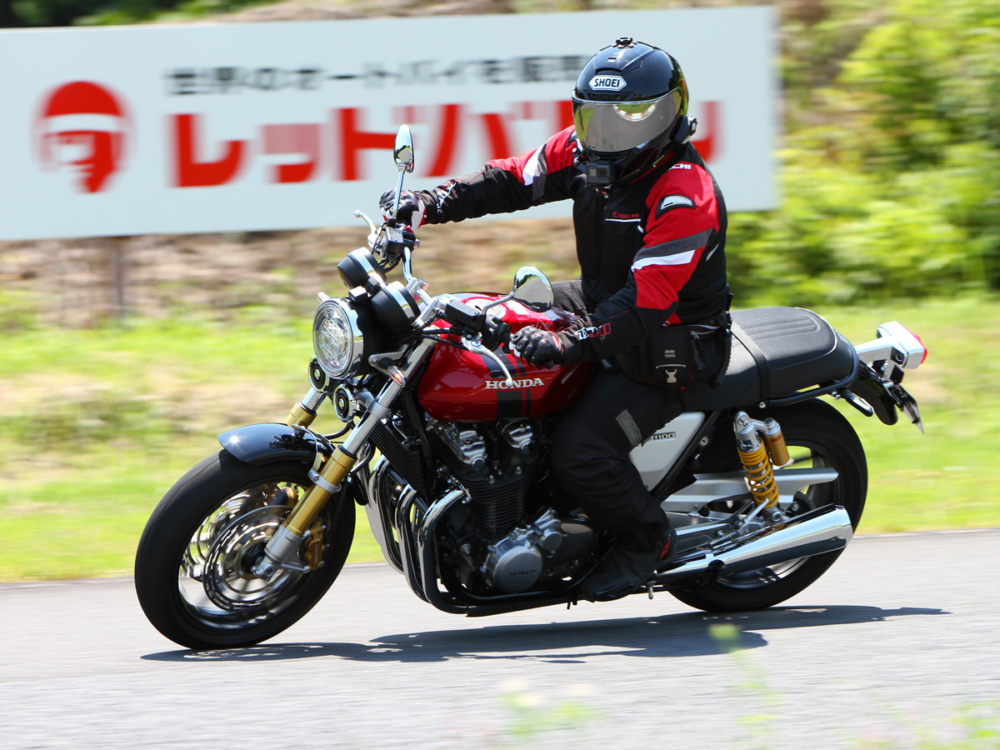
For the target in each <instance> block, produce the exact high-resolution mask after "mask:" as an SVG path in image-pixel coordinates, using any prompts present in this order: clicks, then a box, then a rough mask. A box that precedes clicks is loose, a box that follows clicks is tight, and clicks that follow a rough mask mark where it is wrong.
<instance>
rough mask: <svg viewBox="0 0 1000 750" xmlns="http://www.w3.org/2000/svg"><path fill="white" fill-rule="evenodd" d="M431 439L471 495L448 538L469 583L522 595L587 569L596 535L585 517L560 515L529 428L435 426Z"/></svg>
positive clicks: (461, 577)
mask: <svg viewBox="0 0 1000 750" xmlns="http://www.w3.org/2000/svg"><path fill="white" fill-rule="evenodd" d="M428 434H429V435H430V436H432V438H433V440H434V442H435V443H437V444H438V445H439V446H440V447H441V448H442V449H443V450H435V451H434V452H435V454H436V455H437V456H438V457H439V458H440V459H441V460H442V462H443V463H444V464H445V466H447V469H448V471H449V472H450V473H451V475H452V476H453V477H454V478H455V479H457V480H458V481H459V482H461V484H462V485H463V486H464V487H465V488H466V490H467V491H468V493H469V501H468V502H467V503H463V504H462V505H460V506H457V507H456V508H455V509H453V510H452V511H451V512H450V513H449V514H448V517H447V519H446V523H445V525H444V530H445V533H444V534H443V535H442V536H444V537H446V539H442V541H444V542H445V548H446V550H447V552H448V555H449V557H450V558H451V562H452V563H453V564H454V568H455V570H456V571H457V577H458V581H459V582H460V583H461V584H462V585H464V586H466V587H467V588H469V589H470V590H473V591H478V592H488V591H490V590H497V589H499V590H500V591H503V592H505V593H518V592H522V591H527V590H528V589H530V588H531V587H533V586H535V585H536V584H538V583H551V582H555V581H557V580H559V579H562V578H565V577H568V576H571V575H573V573H575V572H576V571H577V570H578V569H579V568H580V566H581V565H582V564H583V563H584V562H585V558H586V556H587V554H588V553H589V552H590V551H591V550H592V549H593V547H594V545H595V543H596V534H595V532H594V531H593V529H592V528H591V527H590V525H589V523H588V522H587V521H586V520H585V519H579V518H570V517H561V516H560V515H558V514H557V513H556V512H555V510H553V508H552V505H553V503H554V501H555V498H556V497H557V495H558V488H556V487H555V486H554V485H555V483H554V481H553V480H552V479H551V477H549V476H548V473H547V472H546V471H545V470H544V460H543V459H544V456H545V454H546V451H544V450H543V447H542V445H541V442H542V441H541V440H539V438H538V437H537V436H536V434H535V429H534V427H533V426H532V425H531V424H530V423H528V422H520V421H519V422H504V423H500V424H486V423H449V422H433V423H431V424H429V425H428Z"/></svg>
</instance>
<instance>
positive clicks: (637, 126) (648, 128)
mask: <svg viewBox="0 0 1000 750" xmlns="http://www.w3.org/2000/svg"><path fill="white" fill-rule="evenodd" d="M681 104H682V94H681V91H680V89H674V90H673V91H669V92H667V93H666V94H664V95H663V96H661V97H659V98H658V99H649V100H647V101H641V102H593V101H585V100H583V99H578V98H576V97H575V96H574V97H573V123H574V125H575V126H576V135H577V138H579V139H580V143H581V144H582V145H583V147H584V148H585V149H587V150H588V151H595V152H598V153H605V154H610V153H617V152H621V151H629V150H631V149H633V148H638V147H639V146H644V145H645V144H647V143H649V142H650V141H652V140H653V139H654V138H656V137H657V136H660V135H662V134H663V133H664V131H666V130H667V129H669V128H671V127H672V126H673V124H674V122H675V120H676V119H677V115H678V113H679V112H680V109H681Z"/></svg>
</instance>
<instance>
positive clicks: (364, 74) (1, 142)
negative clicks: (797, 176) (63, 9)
mask: <svg viewBox="0 0 1000 750" xmlns="http://www.w3.org/2000/svg"><path fill="white" fill-rule="evenodd" d="M774 23H775V17H774V9H773V8H769V7H749V8H725V9H698V10H669V11H628V12H626V11H615V12H590V13H583V12H578V13H565V14H537V15H502V16H461V17H444V18H441V17H437V18H407V19H378V20H357V21H355V20H350V21H329V22H303V23H277V24H229V25H195V26H143V27H118V28H100V29H46V30H27V31H21V30H18V31H2V32H0V94H2V100H0V113H2V114H0V154H2V159H0V164H2V168H0V239H34V238H58V237H85V236H113V235H136V234H152V233H187V232H221V231H249V230H274V229H300V228H307V227H318V226H330V225H337V224H346V223H352V222H353V221H355V219H353V217H352V215H351V214H352V211H353V209H354V208H362V209H363V210H366V211H367V212H368V213H374V211H375V207H376V205H377V201H378V197H379V195H381V193H382V191H383V190H385V189H386V188H388V187H392V186H393V185H394V184H395V172H394V167H393V164H392V161H391V157H390V155H389V154H390V151H391V147H392V143H393V137H394V133H395V130H396V128H397V127H398V125H399V124H401V123H403V122H407V123H409V124H410V125H411V128H412V130H413V133H414V141H415V145H416V171H415V173H414V175H412V176H411V177H410V178H409V182H408V185H410V186H413V187H428V186H431V185H434V184H437V183H439V182H441V181H443V180H444V179H445V178H447V177H450V176H456V175H461V174H466V173H469V172H472V171H475V170H477V169H479V168H481V167H482V165H483V164H484V163H485V162H486V161H488V160H489V159H493V158H501V157H506V156H511V155H514V154H518V153H521V152H524V151H528V150H530V149H533V148H535V147H537V146H538V145H540V144H541V143H543V142H544V141H545V139H546V138H547V137H548V136H550V135H551V134H553V133H555V132H556V131H558V130H560V129H561V128H563V127H565V126H566V125H569V124H570V122H571V119H570V107H569V95H570V92H571V90H572V88H573V84H574V82H575V80H576V77H577V75H578V73H579V71H580V69H581V68H582V67H583V64H584V63H585V62H586V61H587V59H589V57H590V56H591V55H592V54H593V53H594V52H595V51H596V50H597V49H599V48H601V47H603V46H606V45H608V44H610V43H612V42H613V41H614V40H615V39H616V38H618V37H620V36H633V37H635V38H637V39H641V40H643V41H647V42H649V43H651V44H655V45H657V46H661V47H663V48H664V49H667V50H668V51H669V52H670V53H671V54H672V55H674V56H675V57H676V58H677V59H678V60H679V61H680V63H681V65H682V67H683V68H684V71H685V75H686V77H687V80H688V84H689V88H690V90H691V97H692V98H691V108H690V109H691V114H693V115H695V116H697V117H698V119H699V125H700V127H699V130H698V133H697V135H696V136H695V142H696V145H698V147H699V150H700V151H701V152H702V154H703V156H704V157H705V158H706V161H707V162H708V164H709V166H710V168H711V169H712V170H713V172H714V173H715V175H716V177H717V178H718V180H719V182H720V184H721V185H722V188H723V191H724V193H725V195H726V199H727V203H728V204H729V207H730V210H736V211H738V210H758V209H765V208H770V207H772V206H773V205H774V203H775V197H774V188H773V185H772V181H773V171H774V166H773V151H774V149H775V147H776V140H777V116H778V115H777V110H778V102H777V89H776V80H775V70H774V64H775V62H774V61H775V50H774V47H773V45H774V40H773V31H774ZM556 31H557V32H558V33H554V32H556ZM441 40H447V43H446V44H445V43H442V42H441ZM530 213H532V214H533V215H548V216H554V215H569V207H568V206H564V205H558V204H557V205H553V206H546V207H543V208H540V209H532V211H531V212H530Z"/></svg>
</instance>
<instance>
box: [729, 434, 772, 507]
mask: <svg viewBox="0 0 1000 750" xmlns="http://www.w3.org/2000/svg"><path fill="white" fill-rule="evenodd" d="M737 453H739V454H740V461H741V462H742V463H743V472H744V473H745V474H746V477H747V485H749V487H750V494H751V495H753V499H754V501H755V502H756V503H757V505H761V504H763V505H764V506H765V507H767V508H773V507H774V506H775V505H777V504H778V485H777V484H776V483H775V481H774V470H773V469H772V468H771V458H770V456H768V454H767V445H766V444H765V443H764V442H762V441H761V442H758V446H757V449H756V450H752V451H747V452H744V451H742V450H739V449H737Z"/></svg>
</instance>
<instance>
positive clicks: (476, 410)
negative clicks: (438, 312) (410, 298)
mask: <svg viewBox="0 0 1000 750" xmlns="http://www.w3.org/2000/svg"><path fill="white" fill-rule="evenodd" d="M456 296H457V297H459V298H460V299H461V300H462V301H463V302H465V304H467V305H469V306H471V307H475V308H477V309H481V308H482V307H483V306H485V305H486V304H488V303H490V302H493V301H494V300H496V299H497V297H496V296H494V295H486V294H467V295H456ZM489 314H490V315H491V316H492V315H495V316H497V317H500V318H502V319H503V321H504V322H505V323H507V325H509V326H510V328H511V332H516V331H518V330H520V329H521V328H524V327H525V326H534V327H535V328H541V329H544V330H548V331H559V330H562V329H564V328H567V327H568V326H569V325H570V323H571V322H572V320H573V317H572V316H571V315H570V314H569V313H567V312H565V311H564V310H559V309H556V308H553V309H551V310H548V311H547V312H544V313H539V312H535V311H533V310H530V309H529V308H527V307H525V306H524V305H522V304H521V303H519V302H514V301H509V302H505V303H503V304H501V305H497V306H496V307H493V308H491V309H490V312H489ZM441 325H442V326H445V325H446V324H444V323H442V324H441ZM496 355H497V356H498V357H499V358H500V359H501V360H503V362H504V364H505V365H506V366H507V369H508V370H509V371H510V374H511V377H512V378H513V380H514V384H513V386H511V385H507V383H506V379H507V378H506V376H505V375H504V373H503V371H502V370H501V369H500V368H499V367H498V366H497V364H496V362H493V361H491V360H490V359H489V358H487V357H484V356H482V355H479V354H474V353H472V352H470V351H468V350H466V349H460V348H458V347H454V346H439V347H438V348H437V349H435V350H434V353H433V354H432V355H431V357H430V361H429V362H428V363H427V370H426V371H425V372H424V376H423V378H422V379H421V381H420V385H419V387H418V388H417V399H418V400H419V402H420V405H421V406H422V407H423V409H424V411H426V412H427V413H428V414H429V415H430V416H432V417H433V418H434V419H438V420H441V421H446V422H486V421H490V422H492V421H494V420H497V419H526V418H529V417H538V416H541V415H543V414H548V413H549V412H554V411H558V410H560V409H565V408H566V407H567V406H569V405H570V404H572V403H573V402H574V401H575V400H576V399H577V398H578V397H579V395H580V394H581V393H582V392H583V390H584V389H585V388H586V387H587V386H588V385H589V384H590V381H591V380H592V379H593V377H594V372H595V368H594V365H593V363H591V362H584V363H582V364H579V365H570V366H559V367H553V368H544V369H543V368H538V367H534V366H532V365H530V364H528V363H527V362H525V361H524V360H523V359H521V358H520V357H515V356H513V355H510V354H506V353H504V352H503V351H502V350H501V349H497V350H496Z"/></svg>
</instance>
